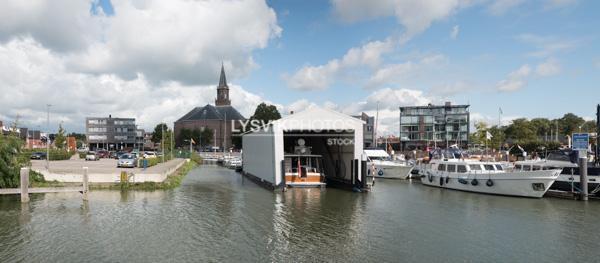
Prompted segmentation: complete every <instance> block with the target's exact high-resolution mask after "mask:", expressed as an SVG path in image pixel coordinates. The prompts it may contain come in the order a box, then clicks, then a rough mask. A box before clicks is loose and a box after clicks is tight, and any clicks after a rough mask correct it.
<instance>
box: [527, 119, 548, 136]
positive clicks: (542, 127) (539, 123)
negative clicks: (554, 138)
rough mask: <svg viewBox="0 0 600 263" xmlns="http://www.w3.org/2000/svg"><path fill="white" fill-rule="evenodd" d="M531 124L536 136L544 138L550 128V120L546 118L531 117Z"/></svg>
mask: <svg viewBox="0 0 600 263" xmlns="http://www.w3.org/2000/svg"><path fill="white" fill-rule="evenodd" d="M531 126H532V127H533V130H534V131H535V134H536V135H537V137H538V138H546V136H548V135H550V131H551V130H552V122H551V121H550V120H548V119H546V118H534V119H531Z"/></svg>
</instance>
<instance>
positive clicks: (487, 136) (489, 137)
mask: <svg viewBox="0 0 600 263" xmlns="http://www.w3.org/2000/svg"><path fill="white" fill-rule="evenodd" d="M492 137H494V136H492V134H491V133H490V132H489V131H486V132H485V139H486V140H491V139H492Z"/></svg>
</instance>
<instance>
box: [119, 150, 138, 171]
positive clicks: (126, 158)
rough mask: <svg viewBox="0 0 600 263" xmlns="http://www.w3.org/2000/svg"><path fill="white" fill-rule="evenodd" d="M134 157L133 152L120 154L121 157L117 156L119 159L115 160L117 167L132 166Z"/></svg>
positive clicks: (134, 160) (134, 161)
mask: <svg viewBox="0 0 600 263" xmlns="http://www.w3.org/2000/svg"><path fill="white" fill-rule="evenodd" d="M136 162H137V160H136V158H135V157H134V156H133V154H128V153H126V154H123V155H121V157H119V160H118V161H117V168H121V167H123V168H125V167H128V168H134V167H135V165H136Z"/></svg>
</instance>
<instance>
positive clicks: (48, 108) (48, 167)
mask: <svg viewBox="0 0 600 263" xmlns="http://www.w3.org/2000/svg"><path fill="white" fill-rule="evenodd" d="M51 106H52V105H50V104H46V132H47V133H46V170H48V171H50V107H51Z"/></svg>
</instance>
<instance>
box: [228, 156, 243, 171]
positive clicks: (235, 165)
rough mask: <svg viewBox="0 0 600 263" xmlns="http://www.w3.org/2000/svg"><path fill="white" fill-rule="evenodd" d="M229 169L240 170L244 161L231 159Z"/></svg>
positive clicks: (236, 158)
mask: <svg viewBox="0 0 600 263" xmlns="http://www.w3.org/2000/svg"><path fill="white" fill-rule="evenodd" d="M227 167H228V168H229V169H238V168H239V167H242V159H241V158H239V157H235V158H231V159H229V161H228V162H227Z"/></svg>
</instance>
